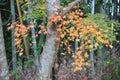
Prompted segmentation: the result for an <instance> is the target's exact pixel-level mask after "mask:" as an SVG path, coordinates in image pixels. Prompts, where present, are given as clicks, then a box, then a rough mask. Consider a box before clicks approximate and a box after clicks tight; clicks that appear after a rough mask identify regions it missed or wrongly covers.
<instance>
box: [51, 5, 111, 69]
mask: <svg viewBox="0 0 120 80" xmlns="http://www.w3.org/2000/svg"><path fill="white" fill-rule="evenodd" d="M75 8H76V7H75ZM83 15H84V14H83V12H82V11H81V10H80V9H75V10H73V11H71V12H69V13H68V14H67V15H65V16H61V15H60V14H59V15H57V16H51V17H50V20H51V22H49V24H56V25H57V31H58V32H59V36H57V37H56V40H60V41H61V42H60V47H64V48H63V50H62V51H63V52H62V53H61V55H68V54H69V55H72V58H74V60H75V62H74V63H75V66H74V67H75V68H74V71H79V70H82V67H83V66H90V63H89V62H90V60H89V54H90V53H91V52H94V50H97V49H101V48H103V46H106V47H109V48H113V46H112V44H111V41H109V39H108V38H109V37H110V36H109V35H108V34H109V33H111V34H112V33H113V29H112V28H109V29H104V28H102V27H98V25H97V24H96V23H94V21H91V20H88V19H84V18H82V16H83ZM101 26H102V24H101ZM74 43H77V45H73V44H74ZM72 46H74V47H75V49H73V47H72Z"/></svg>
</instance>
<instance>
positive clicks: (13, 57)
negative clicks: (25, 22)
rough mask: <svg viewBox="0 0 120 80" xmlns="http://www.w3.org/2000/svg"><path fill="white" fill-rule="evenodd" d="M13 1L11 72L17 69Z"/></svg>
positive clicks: (12, 6) (12, 0) (13, 8)
mask: <svg viewBox="0 0 120 80" xmlns="http://www.w3.org/2000/svg"><path fill="white" fill-rule="evenodd" d="M14 3H15V2H14V0H11V14H12V26H13V28H12V65H13V70H15V69H16V67H17V64H16V62H17V58H16V46H15V34H14V33H15V4H14Z"/></svg>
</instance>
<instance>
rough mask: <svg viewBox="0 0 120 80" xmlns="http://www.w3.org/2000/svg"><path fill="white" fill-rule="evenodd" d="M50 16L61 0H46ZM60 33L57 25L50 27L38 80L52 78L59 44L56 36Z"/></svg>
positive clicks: (55, 10)
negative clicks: (56, 27)
mask: <svg viewBox="0 0 120 80" xmlns="http://www.w3.org/2000/svg"><path fill="white" fill-rule="evenodd" d="M46 2H47V11H48V18H49V17H50V16H51V15H52V14H55V12H57V11H58V9H59V7H60V3H59V0H46ZM57 35H58V32H57V30H56V29H55V26H50V27H49V28H48V34H47V36H46V43H45V46H44V47H43V53H42V54H41V56H40V61H39V62H40V66H39V67H38V69H39V70H37V74H36V80H51V73H52V67H53V64H54V62H55V55H56V53H57V49H58V46H59V42H57V41H56V40H55V39H56V36H57Z"/></svg>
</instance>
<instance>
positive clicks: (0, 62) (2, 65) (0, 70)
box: [0, 11, 9, 80]
mask: <svg viewBox="0 0 120 80" xmlns="http://www.w3.org/2000/svg"><path fill="white" fill-rule="evenodd" d="M0 80H9V77H8V65H7V60H6V52H5V45H4V37H3V30H2V20H1V11H0Z"/></svg>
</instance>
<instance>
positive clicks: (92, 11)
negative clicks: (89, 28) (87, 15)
mask: <svg viewBox="0 0 120 80" xmlns="http://www.w3.org/2000/svg"><path fill="white" fill-rule="evenodd" d="M94 13H95V0H92V2H91V14H94Z"/></svg>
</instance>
